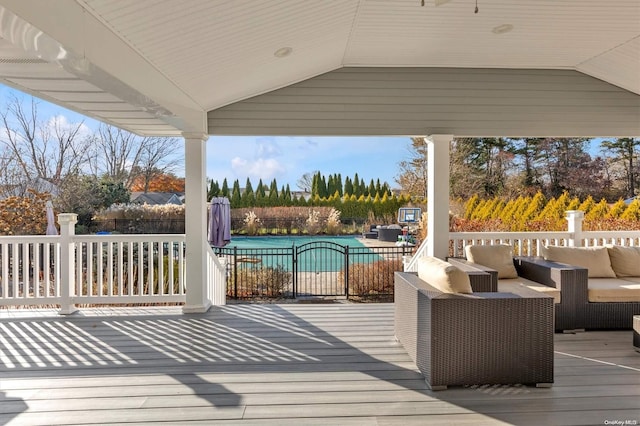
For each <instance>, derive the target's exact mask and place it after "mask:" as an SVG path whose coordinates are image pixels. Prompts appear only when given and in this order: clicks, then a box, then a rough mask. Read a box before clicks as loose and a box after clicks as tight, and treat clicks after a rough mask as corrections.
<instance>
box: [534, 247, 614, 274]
mask: <svg viewBox="0 0 640 426" xmlns="http://www.w3.org/2000/svg"><path fill="white" fill-rule="evenodd" d="M541 251H542V257H544V258H545V259H547V260H551V261H553V262H560V263H567V264H569V265H573V266H581V267H583V268H587V269H588V270H589V278H615V277H616V273H615V272H613V269H612V268H611V261H610V260H609V252H608V250H607V248H606V247H558V246H547V247H544V246H543V247H542V250H541Z"/></svg>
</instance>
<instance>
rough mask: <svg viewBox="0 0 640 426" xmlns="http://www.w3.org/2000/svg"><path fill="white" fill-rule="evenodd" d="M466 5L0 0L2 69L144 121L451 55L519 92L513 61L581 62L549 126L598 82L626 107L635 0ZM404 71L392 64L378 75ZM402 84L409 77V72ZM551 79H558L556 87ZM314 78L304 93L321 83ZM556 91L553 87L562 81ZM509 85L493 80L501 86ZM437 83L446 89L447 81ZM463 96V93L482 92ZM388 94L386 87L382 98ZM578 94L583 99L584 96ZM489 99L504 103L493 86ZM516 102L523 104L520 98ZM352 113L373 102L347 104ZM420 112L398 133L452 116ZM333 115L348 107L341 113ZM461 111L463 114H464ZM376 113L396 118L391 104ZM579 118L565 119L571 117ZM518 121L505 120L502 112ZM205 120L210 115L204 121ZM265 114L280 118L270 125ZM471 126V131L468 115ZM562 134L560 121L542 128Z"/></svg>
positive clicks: (347, 89)
mask: <svg viewBox="0 0 640 426" xmlns="http://www.w3.org/2000/svg"><path fill="white" fill-rule="evenodd" d="M472 6H473V5H470V4H469V3H468V2H464V1H457V0H451V1H445V2H442V1H433V0H427V1H426V4H425V6H424V7H421V6H420V0H342V1H336V2H310V1H308V0H281V1H269V2H253V1H232V2H229V1H223V0H172V1H164V2H159V1H151V0H56V1H41V0H0V38H1V39H0V79H1V80H2V81H4V82H5V83H6V84H8V85H10V86H12V87H15V88H18V89H20V90H22V91H25V92H27V93H30V94H33V95H35V96H37V97H40V98H43V99H46V100H49V101H52V102H54V103H57V104H59V105H62V106H64V107H67V108H70V109H72V110H75V111H78V112H80V113H82V114H86V115H88V116H90V117H94V118H96V119H98V120H101V121H105V122H108V123H110V124H113V125H116V126H119V127H122V128H125V129H127V130H130V131H132V132H135V133H138V134H143V135H177V134H181V133H183V132H209V133H216V134H217V133H219V132H222V133H224V132H225V131H224V130H223V129H224V128H227V126H218V124H217V123H216V121H215V120H214V122H213V123H212V121H211V119H212V116H213V117H216V120H218V119H219V118H220V116H221V115H222V114H228V113H229V112H230V111H231V110H233V109H234V108H235V112H234V114H236V115H237V116H240V115H242V116H243V119H244V120H245V121H246V120H250V119H251V117H252V114H249V113H246V112H241V111H240V109H242V108H244V106H245V105H247V104H249V103H254V104H255V101H256V100H260V99H265V98H261V96H266V97H268V96H276V95H277V96H279V95H281V94H282V93H283V92H281V90H287V91H288V92H292V91H296V90H297V91H299V90H300V89H301V88H303V87H307V86H308V85H309V84H312V83H313V84H319V83H320V82H322V81H324V80H323V79H325V78H326V77H327V76H332V75H334V74H335V75H344V72H345V70H354V71H353V73H354V75H356V74H357V73H358V72H360V70H362V69H364V68H370V69H372V70H373V72H376V73H378V75H382V74H383V73H381V72H379V70H380V69H385V68H387V69H406V70H416V69H422V70H424V72H425V73H430V72H432V71H430V70H434V69H435V70H437V69H450V70H453V69H457V70H463V71H461V72H462V73H463V74H465V75H466V78H468V79H471V80H467V83H468V84H474V81H473V78H478V79H479V80H478V81H482V79H481V78H480V77H481V75H482V73H481V72H480V71H479V70H496V74H500V75H502V76H503V77H505V78H507V80H505V81H504V83H505V84H510V83H513V82H512V81H510V80H508V78H514V79H515V81H517V83H518V84H520V85H521V86H522V90H524V91H526V90H529V89H528V87H529V86H530V85H532V84H533V85H537V86H538V87H539V83H540V80H537V79H534V80H532V81H529V80H527V79H526V78H523V75H524V74H522V73H523V72H524V73H525V74H526V73H529V72H531V71H536V72H542V73H543V74H544V73H546V75H547V76H549V78H551V77H550V76H554V75H556V73H557V72H572V73H573V74H572V75H573V76H574V77H575V78H573V80H575V81H578V80H581V79H582V80H584V79H583V78H582V77H580V76H584V77H589V78H591V79H592V81H589V82H588V83H586V84H585V85H584V87H582V88H583V89H584V91H583V92H582V96H583V98H584V99H583V100H584V102H583V104H582V105H576V108H575V109H573V110H572V109H571V108H569V107H568V106H566V105H565V107H566V108H564V110H563V111H561V112H559V113H558V123H557V124H560V120H566V119H567V117H569V118H571V117H573V116H572V114H574V115H577V114H581V113H583V112H584V107H585V106H586V105H589V106H592V107H593V108H596V107H598V105H596V104H594V103H593V101H594V100H600V101H602V100H603V97H605V95H604V94H601V95H602V96H596V97H595V98H594V99H592V98H591V95H593V94H594V87H596V86H600V87H601V88H603V90H604V91H605V92H608V93H609V95H610V96H613V97H614V98H615V99H621V100H622V102H623V104H624V106H626V107H628V110H627V112H628V111H629V110H632V109H633V108H634V107H636V106H637V103H636V102H637V100H636V99H637V97H638V96H640V25H638V23H639V22H640V3H639V2H638V1H637V0H610V1H607V2H602V1H600V0H583V1H565V2H540V1H538V0H523V1H518V2H513V3H508V2H507V3H505V2H502V1H500V0H482V1H481V2H480V4H479V8H480V10H479V13H477V14H476V13H473V7H472ZM464 70H466V71H464ZM402 73H403V71H389V73H388V75H396V76H399V75H401V74H402ZM536 75H537V74H536ZM538 77H539V76H538ZM538 77H536V78H538ZM433 81H434V82H438V80H433ZM585 81H586V80H585ZM596 81H601V82H604V83H607V84H606V85H602V84H600V83H596ZM440 82H441V83H444V81H440ZM401 83H402V81H400V80H395V83H394V84H396V87H392V88H389V89H390V90H399V87H398V85H401ZM404 83H406V84H410V83H411V80H407V81H405V82H404ZM476 83H477V82H476ZM343 84H344V85H343V86H341V87H333V88H332V87H325V88H322V89H321V90H323V91H325V93H329V90H333V91H335V90H343V93H344V94H347V93H354V92H358V91H359V90H361V89H362V87H361V83H360V82H359V81H357V80H354V81H350V82H344V83H343ZM305 85H307V86H305ZM549 87H554V89H552V90H556V89H555V87H556V86H554V85H552V86H549ZM612 88H614V89H612ZM316 89H317V90H316ZM316 89H314V90H315V93H314V96H315V95H316V94H317V93H318V92H319V90H320V89H318V88H316ZM379 89H380V90H381V89H382V88H379ZM306 90H309V88H308V87H307V88H306ZM421 90H424V88H423V89H421ZM429 90H432V91H431V92H429V96H434V94H435V95H436V96H435V98H437V99H443V98H444V97H446V96H447V93H446V92H442V93H440V92H434V90H437V88H432V89H429ZM517 90H518V89H514V91H511V92H510V93H509V95H510V96H512V95H514V94H515V93H516V91H517ZM570 90H571V91H572V92H573V93H574V94H575V93H576V91H580V90H581V86H580V84H576V85H572V86H571V87H570ZM542 91H544V90H543V89H541V90H540V91H539V92H538V94H541V93H542ZM557 91H558V93H561V92H562V88H560V89H558V90H557ZM507 92H508V91H504V90H502V91H498V92H497V93H502V94H504V95H505V96H506V95H507V94H508V93H507ZM613 92H616V93H615V94H612V93H613ZM398 93H400V92H398ZM450 93H451V96H453V94H455V93H458V94H460V91H459V90H458V91H452V92H450ZM267 94H268V95H267ZM329 94H330V93H329ZM547 95H549V96H546V97H543V98H545V99H548V100H549V101H550V102H552V104H551V105H550V109H551V110H552V111H555V110H556V109H557V108H556V107H559V106H560V104H559V103H560V102H561V100H560V99H559V98H558V97H557V96H556V97H554V96H553V95H552V94H547ZM469 98H470V99H471V100H472V101H473V102H476V101H478V100H481V99H483V98H484V99H485V100H487V99H489V98H490V97H487V96H470V97H469ZM608 99H609V100H612V99H613V98H608ZM299 101H300V102H299V104H300V105H301V108H302V107H304V108H308V106H305V104H306V103H308V101H307V100H306V99H305V98H304V97H300V99H299ZM388 101H389V98H386V100H385V101H384V102H383V104H384V103H385V102H388ZM588 102H592V103H591V104H586V105H585V103H588ZM625 102H626V103H625ZM611 103H612V102H604V103H601V104H600V105H599V107H605V106H607V107H611V111H610V112H609V113H607V114H605V115H602V116H600V117H601V118H602V119H603V120H601V121H604V118H611V117H612V116H615V114H614V113H616V112H618V110H617V109H616V108H615V105H610V104H611ZM628 103H631V106H629V105H628ZM234 104H235V105H236V106H235V107H234V106H233V105H234ZM343 104H344V105H348V104H349V102H343ZM502 105H508V103H507V100H506V99H505V100H504V102H503V103H502ZM345 108H346V109H345V111H348V110H349V108H348V107H345ZM478 108H479V107H478ZM489 109H490V108H489ZM336 111H339V108H337V110H336ZM401 111H402V110H401V109H398V110H397V111H395V112H401ZM525 111H526V109H525V108H524V107H521V108H520V109H519V110H518V112H519V113H524V112H525ZM271 112H273V111H271ZM365 112H370V113H373V112H375V111H364V110H363V111H360V113H365ZM407 112H411V111H407ZM438 112H439V113H442V112H447V109H446V108H445V109H442V110H440V111H438ZM532 112H533V115H536V114H542V113H543V112H544V110H543V107H542V106H541V107H540V109H535V108H533V109H532ZM207 113H209V114H208V117H207ZM421 113H422V114H425V115H423V117H422V118H419V119H418V121H419V120H426V121H427V122H429V124H428V125H426V124H423V125H414V124H416V123H417V122H418V121H416V120H413V121H414V123H413V124H411V125H410V126H408V127H407V128H408V129H409V130H405V131H403V132H401V133H402V134H411V133H414V131H416V130H420V131H428V130H430V129H434V130H437V129H449V130H455V129H457V128H458V127H456V126H451V125H449V124H447V123H448V122H450V121H451V120H452V117H445V116H443V115H442V114H440V115H438V114H435V113H433V114H431V113H429V111H428V109H425V110H424V111H423V112H421ZM428 113H429V114H431V115H430V116H427V115H426V114H428ZM593 114H595V112H592V115H589V114H587V115H586V116H587V117H593ZM374 115H375V114H371V116H374ZM265 116H266V115H265ZM282 117H284V115H282ZM346 117H350V118H349V119H354V120H355V119H356V118H353V115H348V114H347V115H345V118H346ZM378 117H379V115H378ZM460 117H462V118H464V119H468V120H471V121H473V120H472V118H473V117H474V116H464V115H461V116H459V117H458V118H460ZM541 117H542V116H541ZM290 118H291V117H286V119H290ZM502 118H503V119H504V116H502ZM481 119H484V120H488V122H487V123H486V124H487V125H486V126H484V127H489V125H490V124H491V123H490V121H495V120H498V119H501V116H500V115H492V116H488V115H486V114H485V116H484V118H481ZM207 120H208V121H207ZM387 120H395V121H398V119H397V116H395V115H393V116H389V118H387ZM629 120H633V115H632V117H631V118H630V119H629ZM343 121H344V120H343ZM525 121H526V120H525ZM525 121H523V122H522V123H523V125H524V124H525ZM579 121H580V120H577V121H576V122H575V123H574V124H573V126H574V128H575V127H576V126H578V125H579ZM398 122H400V121H398ZM569 122H573V120H569ZM596 122H597V120H596ZM518 123H519V121H518V120H516V121H512V122H511V125H512V126H515V125H517V124H518ZM591 123H593V121H591ZM614 123H615V121H614ZM211 124H213V127H211V128H209V127H208V126H211ZM298 124H300V123H298ZM338 124H339V123H338V122H335V121H334V122H332V121H327V122H324V123H323V126H325V125H332V126H333V125H336V127H335V128H333V129H326V130H325V131H324V133H331V134H335V135H337V134H341V132H342V131H343V130H342V129H343V127H339V126H337V125H338ZM342 124H344V123H342ZM612 125H613V124H612ZM612 125H610V126H608V127H607V126H602V127H598V126H596V125H593V124H592V125H591V126H586V127H584V130H583V131H581V132H580V133H581V134H583V133H590V135H591V136H602V135H608V136H610V135H612V133H611V126H612ZM568 126H571V124H568ZM242 127H244V128H245V129H244V130H242V129H239V128H236V129H235V130H231V129H230V130H229V132H230V133H233V134H236V133H245V132H253V131H260V132H268V129H267V126H260V125H256V126H245V125H244V124H243V125H242ZM272 127H280V128H281V129H282V130H280V131H285V129H284V128H283V126H279V125H276V126H272ZM285 127H286V126H285ZM311 127H313V126H298V127H297V130H296V128H295V127H294V126H289V128H288V130H286V131H285V133H286V134H309V133H304V132H307V131H309V130H308V129H309V128H311ZM355 127H358V126H355ZM383 127H387V126H383ZM375 128H376V127H375V126H372V127H371V129H375ZM482 128H483V126H478V127H476V129H480V130H481V129H482ZM494 128H495V126H494ZM538 128H539V129H540V128H541V127H540V126H539V127H538ZM549 128H550V129H555V128H556V127H554V126H551V127H549ZM468 129H469V130H468V131H475V130H474V128H473V127H472V126H468ZM620 129H621V130H619V131H618V132H615V133H616V134H626V135H628V136H638V133H635V134H627V133H626V132H627V131H635V129H636V127H634V126H632V125H622V126H621V127H620ZM508 130H510V129H509V128H508V127H505V128H504V131H508ZM533 130H535V129H534V128H531V127H529V128H522V129H521V130H520V131H519V130H518V129H514V132H515V134H530V133H531V131H533ZM463 131H464V129H463ZM495 131H501V129H500V128H495ZM273 132H275V130H273ZM296 132H302V133H296ZM353 132H354V133H356V131H355V130H354V131H353ZM554 132H555V130H554ZM591 132H593V133H591ZM312 133H313V134H315V133H322V132H312ZM357 133H358V134H369V133H368V132H367V133H362V132H361V131H357ZM575 133H576V132H575V131H574V130H567V129H565V131H562V132H558V133H554V134H555V135H556V136H559V135H564V134H575Z"/></svg>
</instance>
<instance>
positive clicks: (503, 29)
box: [491, 24, 513, 34]
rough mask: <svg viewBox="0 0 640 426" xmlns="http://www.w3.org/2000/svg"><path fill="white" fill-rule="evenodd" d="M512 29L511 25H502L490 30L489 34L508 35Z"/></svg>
mask: <svg viewBox="0 0 640 426" xmlns="http://www.w3.org/2000/svg"><path fill="white" fill-rule="evenodd" d="M512 29H513V25H511V24H502V25H498V26H497V27H495V28H494V29H492V30H491V32H492V33H494V34H504V33H508V32H509V31H511V30H512Z"/></svg>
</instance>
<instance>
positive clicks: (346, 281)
mask: <svg viewBox="0 0 640 426" xmlns="http://www.w3.org/2000/svg"><path fill="white" fill-rule="evenodd" d="M214 250H215V252H216V254H217V255H218V256H224V257H225V258H226V260H227V262H226V265H227V297H229V298H233V299H280V298H305V297H339V298H347V299H358V300H366V299H368V300H383V301H384V300H390V299H391V298H392V297H393V273H394V272H395V271H401V270H402V257H403V256H407V255H410V254H411V253H412V251H413V247H408V246H400V247H393V246H391V247H353V246H347V245H341V244H337V243H334V242H329V241H314V242H310V243H306V244H301V245H295V244H294V245H292V246H291V247H286V248H238V247H235V246H234V247H224V248H214Z"/></svg>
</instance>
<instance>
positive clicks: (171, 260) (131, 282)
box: [74, 234, 185, 303]
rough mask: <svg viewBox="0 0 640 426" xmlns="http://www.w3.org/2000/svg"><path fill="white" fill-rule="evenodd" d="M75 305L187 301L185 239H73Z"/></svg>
mask: <svg viewBox="0 0 640 426" xmlns="http://www.w3.org/2000/svg"><path fill="white" fill-rule="evenodd" d="M74 243H75V247H76V249H75V253H76V288H75V295H74V301H75V303H158V302H184V300H185V278H184V277H185V258H184V244H185V237H184V235H175V234H169V235H157V234H145V235H90V236H75V237H74Z"/></svg>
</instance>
